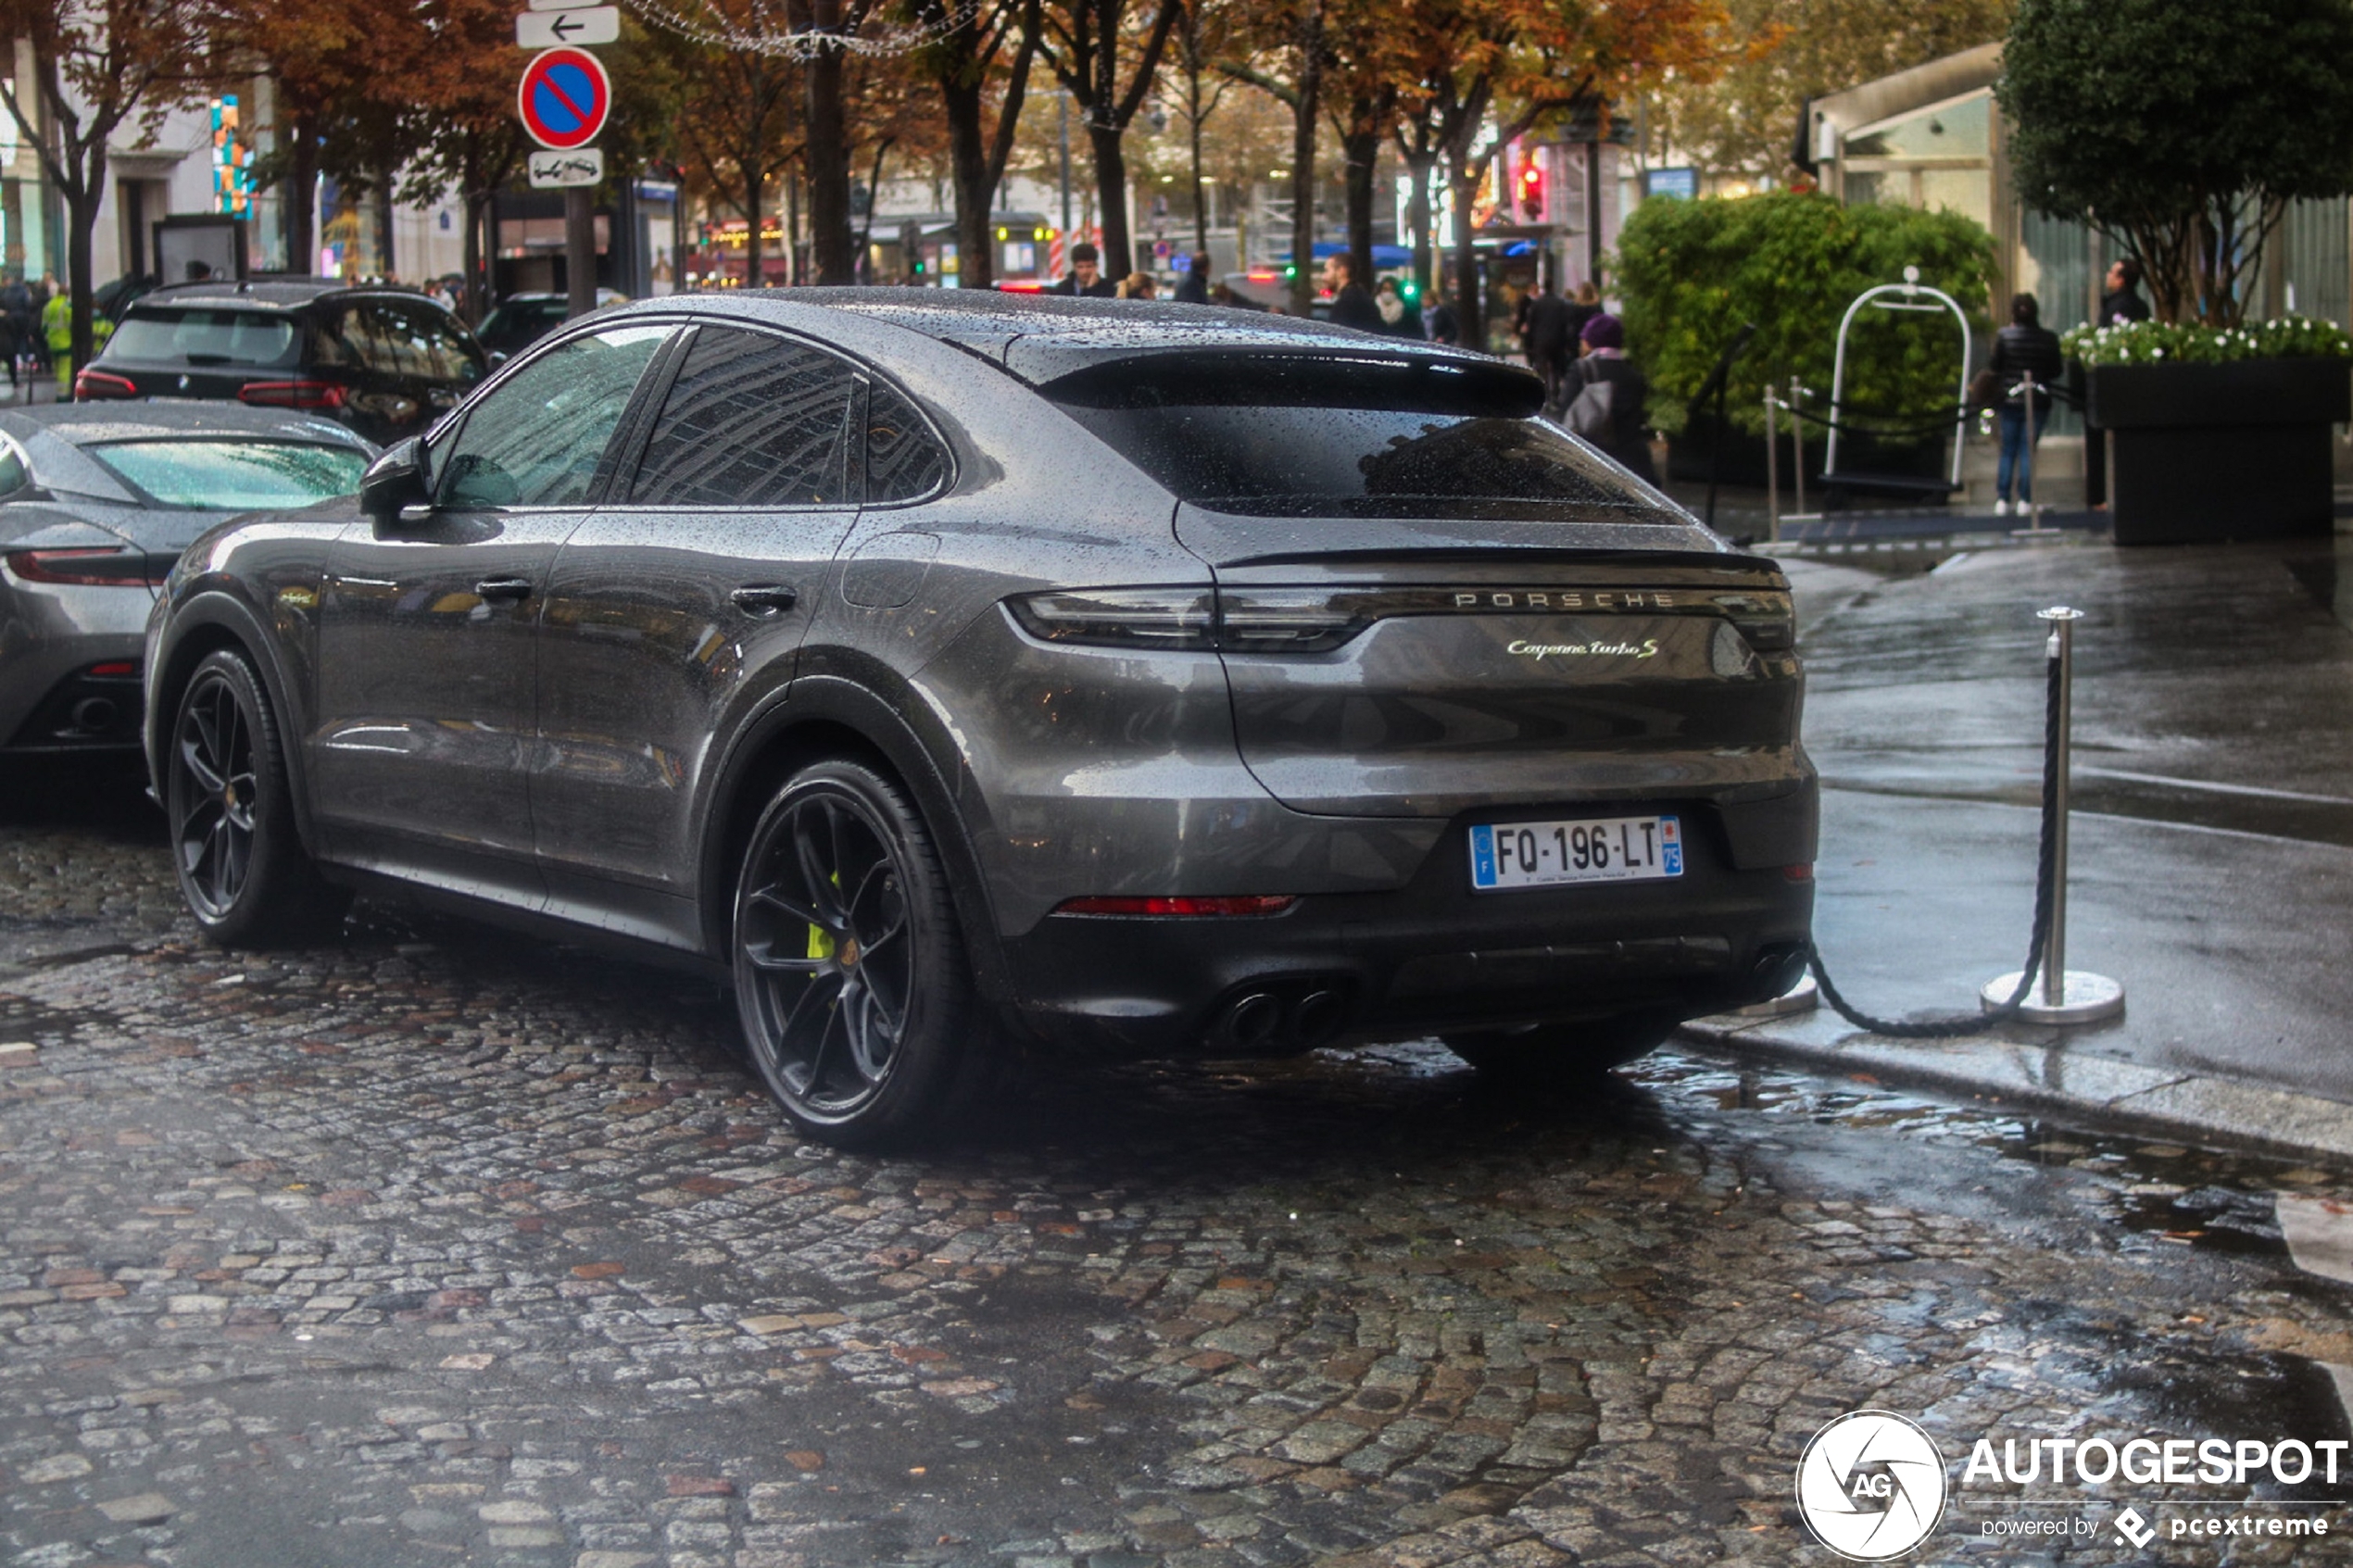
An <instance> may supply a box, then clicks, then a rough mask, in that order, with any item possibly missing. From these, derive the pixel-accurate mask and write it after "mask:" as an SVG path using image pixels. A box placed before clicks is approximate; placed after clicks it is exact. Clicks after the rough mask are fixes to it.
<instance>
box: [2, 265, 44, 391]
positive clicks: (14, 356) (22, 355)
mask: <svg viewBox="0 0 2353 1568" xmlns="http://www.w3.org/2000/svg"><path fill="white" fill-rule="evenodd" d="M7 280H8V281H7V282H6V283H0V334H5V335H6V338H7V348H8V386H9V389H10V390H11V391H17V392H21V391H23V390H24V388H25V385H26V383H28V382H29V381H30V380H31V379H32V378H34V377H37V376H38V375H39V374H40V373H41V356H40V355H39V354H38V353H36V352H35V351H34V349H33V345H32V338H33V308H32V291H31V289H29V288H27V287H25V282H24V274H23V273H22V272H20V271H13V270H12V271H10V272H9V273H8V274H7Z"/></svg>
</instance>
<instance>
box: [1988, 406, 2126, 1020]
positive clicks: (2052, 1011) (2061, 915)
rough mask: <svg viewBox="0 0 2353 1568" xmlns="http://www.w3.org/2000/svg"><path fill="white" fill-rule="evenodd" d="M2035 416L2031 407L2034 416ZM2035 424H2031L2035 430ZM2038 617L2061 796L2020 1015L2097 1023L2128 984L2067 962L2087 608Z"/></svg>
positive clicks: (1999, 991)
mask: <svg viewBox="0 0 2353 1568" xmlns="http://www.w3.org/2000/svg"><path fill="white" fill-rule="evenodd" d="M2029 418H2032V412H2031V410H2030V413H2029ZM2032 428H2033V427H2032V426H2031V425H2030V426H2029V427H2028V429H2029V430H2030V431H2031V430H2032ZM2036 619H2038V620H2041V621H2049V622H2050V623H2051V636H2050V641H2049V642H2048V643H2047V644H2046V645H2045V656H2046V657H2048V658H2051V659H2057V660H2058V667H2059V676H2058V688H2059V695H2058V734H2057V738H2056V739H2055V740H2054V741H2053V742H2052V746H2053V749H2054V750H2055V751H2056V752H2057V769H2056V771H2057V789H2056V791H2055V792H2054V793H2055V795H2056V796H2057V798H2056V799H2055V800H2054V802H2053V806H2052V809H2053V814H2054V816H2055V817H2056V818H2057V821H2056V822H2054V823H2053V825H2052V830H2051V838H2052V847H2053V850H2054V855H2053V859H2054V861H2055V865H2054V868H2053V871H2052V879H2051V914H2050V925H2049V927H2048V928H2047V929H2046V930H2045V933H2044V935H2043V967H2042V972H2041V973H2040V974H2038V975H2037V976H2036V978H2035V981H2034V989H2033V990H2032V991H2030V992H2029V993H2027V997H2026V1003H2025V1005H2024V1006H2023V1007H2021V1008H2020V1009H2019V1010H2018V1016H2019V1018H2020V1020H2021V1021H2022V1022H2028V1023H2096V1022H2100V1021H2101V1020H2103V1019H2109V1018H2114V1017H2116V1016H2117V1015H2119V1014H2120V1013H2121V1012H2122V1011H2123V1010H2124V986H2123V984H2122V982H2120V981H2116V980H2110V979H2109V978H2108V976H2106V975H2104V974H2088V973H2086V972H2083V971H2082V970H2070V969H2069V968H2068V967H2067V811H2068V786H2069V783H2070V779H2069V773H2070V760H2069V748H2070V740H2071V737H2072V732H2073V729H2074V724H2075V623H2076V622H2077V621H2081V620H2082V619H2083V612H2082V610H2080V609H2070V608H2067V606H2065V605H2056V606H2054V607H2052V608H2049V609H2045V610H2041V611H2038V612H2037V614H2036ZM2019 975H2020V972H2019V971H2017V970H2012V971H2010V972H2009V973H2007V974H2002V975H1996V976H1995V977H1994V979H1992V980H1989V981H1987V982H1986V983H1985V985H1984V988H1983V989H1982V990H1981V991H1979V993H1978V1000H1979V1002H1980V1003H1981V1004H1982V1006H1983V1007H1984V1008H1985V1009H1986V1010H1988V1011H1992V1010H1994V1009H1996V1008H1999V1007H2001V1006H2002V1005H2003V1004H2004V1003H2006V1002H2007V1001H2008V1000H2009V999H2010V995H2011V993H2012V992H2014V991H2016V990H2017V989H2018V982H2019Z"/></svg>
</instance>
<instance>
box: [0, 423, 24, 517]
mask: <svg viewBox="0 0 2353 1568" xmlns="http://www.w3.org/2000/svg"><path fill="white" fill-rule="evenodd" d="M31 481H32V470H31V469H30V468H28V467H27V466H26V464H25V460H24V453H23V451H22V450H20V449H19V447H18V445H17V444H16V443H15V442H14V441H12V440H10V439H9V438H8V437H7V436H5V435H0V501H5V500H6V499H7V498H8V497H9V496H11V495H15V494H16V493H17V492H18V491H19V490H21V489H23V488H24V487H25V486H26V485H27V484H29V483H31Z"/></svg>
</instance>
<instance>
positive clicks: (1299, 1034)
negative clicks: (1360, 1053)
mask: <svg viewBox="0 0 2353 1568" xmlns="http://www.w3.org/2000/svg"><path fill="white" fill-rule="evenodd" d="M1347 1018H1348V997H1347V995H1346V993H1345V992H1344V991H1342V990H1341V989H1340V988H1339V987H1338V986H1335V985H1329V984H1327V983H1323V982H1318V981H1304V982H1292V983H1290V984H1279V983H1277V984H1270V985H1265V986H1263V987H1260V988H1255V989H1252V990H1246V991H1243V992H1242V993H1240V994H1239V995H1238V996H1236V997H1233V999H1231V1000H1230V1001H1228V1002H1227V1003H1226V1004H1225V1005H1224V1006H1223V1007H1222V1008H1220V1009H1219V1010H1217V1012H1216V1013H1215V1014H1214V1020H1215V1022H1213V1023H1212V1024H1211V1025H1210V1028H1209V1030H1208V1032H1207V1037H1206V1039H1205V1040H1204V1042H1203V1043H1204V1045H1205V1046H1206V1047H1208V1049H1210V1050H1211V1051H1212V1052H1214V1053H1225V1054H1231V1055H1235V1056H1286V1055H1290V1054H1291V1053H1293V1052H1297V1051H1305V1050H1313V1049H1315V1047H1317V1046H1319V1045H1322V1044H1323V1043H1324V1042H1325V1041H1326V1040H1328V1039H1330V1038H1331V1037H1332V1036H1333V1035H1336V1034H1338V1033H1339V1032H1340V1025H1341V1024H1342V1023H1344V1022H1347Z"/></svg>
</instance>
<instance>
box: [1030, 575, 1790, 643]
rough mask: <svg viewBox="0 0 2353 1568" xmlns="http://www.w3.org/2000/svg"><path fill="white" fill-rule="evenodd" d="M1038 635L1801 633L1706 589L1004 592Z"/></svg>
mask: <svg viewBox="0 0 2353 1568" xmlns="http://www.w3.org/2000/svg"><path fill="white" fill-rule="evenodd" d="M1006 603H1007V606H1008V608H1011V609H1012V610H1013V618H1014V619H1015V620H1016V621H1020V622H1021V624H1022V627H1023V628H1024V629H1025V630H1026V631H1027V632H1028V633H1030V635H1032V636H1034V637H1038V638H1039V639H1041V640H1043V641H1046V642H1050V643H1082V644H1087V645H1090V646H1098V647H1157V648H1178V649H1192V650H1197V651H1202V652H1208V651H1211V650H1219V651H1223V652H1226V653H1323V652H1326V651H1327V650H1329V649H1332V648H1336V647H1339V646H1340V645H1341V644H1343V643H1346V642H1348V641H1349V640H1351V639H1352V638H1353V637H1355V636H1356V634H1357V633H1360V632H1362V631H1364V630H1365V627H1367V626H1370V625H1371V624H1372V623H1373V622H1374V621H1384V620H1389V619H1391V618H1393V617H1397V616H1408V615H1520V616H1525V615H1547V616H1549V615H1611V616H1617V615H1717V616H1721V617H1722V618H1724V619H1725V620H1727V621H1730V622H1731V624H1732V627H1733V629H1734V630H1736V631H1738V632H1739V633H1740V634H1741V635H1742V636H1743V637H1744V638H1745V639H1747V641H1748V644H1749V646H1751V647H1753V648H1755V650H1756V651H1757V652H1759V653H1780V652H1785V651H1787V650H1788V649H1789V648H1791V647H1792V646H1794V645H1795V643H1796V640H1797V627H1796V621H1794V620H1793V617H1792V613H1791V609H1790V596H1789V595H1788V594H1786V593H1782V592H1780V591H1775V590H1759V591H1755V592H1742V593H1723V592H1715V591H1710V590H1708V589H1705V588H1532V589H1510V590H1500V589H1494V588H1370V587H1343V588H1306V587H1298V588H1291V587H1270V588H1256V587H1252V588H1204V587H1193V586H1183V587H1169V588H1081V589H1066V590H1063V591H1060V592H1055V593H1046V594H1027V595H1024V596H1020V597H1017V598H1013V599H1009V600H1007V601H1006Z"/></svg>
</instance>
